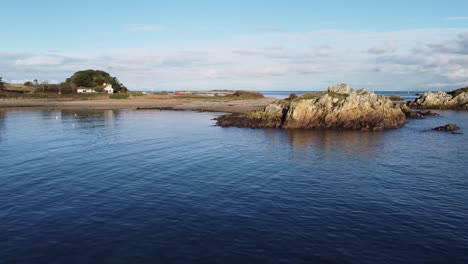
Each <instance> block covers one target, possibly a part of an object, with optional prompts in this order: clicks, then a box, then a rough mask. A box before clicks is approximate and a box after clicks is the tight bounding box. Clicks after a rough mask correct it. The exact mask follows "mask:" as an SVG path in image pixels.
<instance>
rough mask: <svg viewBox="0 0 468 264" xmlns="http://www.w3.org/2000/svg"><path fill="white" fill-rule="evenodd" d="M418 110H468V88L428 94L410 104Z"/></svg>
mask: <svg viewBox="0 0 468 264" xmlns="http://www.w3.org/2000/svg"><path fill="white" fill-rule="evenodd" d="M409 106H410V107H412V108H418V109H453V110H468V87H467V88H461V89H458V90H455V91H452V92H448V93H446V92H435V93H434V92H427V93H424V94H422V95H421V96H420V97H419V98H418V99H416V100H415V101H414V102H412V103H410V104H409Z"/></svg>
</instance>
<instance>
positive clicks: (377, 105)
mask: <svg viewBox="0 0 468 264" xmlns="http://www.w3.org/2000/svg"><path fill="white" fill-rule="evenodd" d="M217 123H218V125H220V126H223V127H226V126H237V127H252V128H279V127H281V128H347V129H361V130H383V129H387V128H397V127H400V126H402V125H404V124H405V123H406V119H405V114H404V113H403V112H402V110H401V109H400V108H399V107H398V106H394V105H393V103H392V101H391V100H390V99H388V98H386V97H385V96H383V95H376V94H375V93H373V92H369V91H366V90H358V91H355V90H354V89H352V88H351V87H349V86H348V85H346V84H340V85H333V86H330V87H329V88H328V89H327V91H325V92H322V93H313V94H305V95H302V96H300V97H298V98H296V99H294V100H278V101H276V102H273V103H272V104H270V105H269V106H267V107H266V108H265V109H263V110H259V111H255V112H250V113H247V114H238V115H226V116H222V117H219V118H218V122H217Z"/></svg>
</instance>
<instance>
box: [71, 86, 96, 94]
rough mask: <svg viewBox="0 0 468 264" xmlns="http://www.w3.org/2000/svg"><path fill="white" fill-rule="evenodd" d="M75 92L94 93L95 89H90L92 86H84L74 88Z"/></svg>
mask: <svg viewBox="0 0 468 264" xmlns="http://www.w3.org/2000/svg"><path fill="white" fill-rule="evenodd" d="M76 92H77V93H95V92H96V90H94V89H92V88H86V87H78V88H77V89H76Z"/></svg>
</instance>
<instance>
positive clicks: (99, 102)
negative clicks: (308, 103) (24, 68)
mask: <svg viewBox="0 0 468 264" xmlns="http://www.w3.org/2000/svg"><path fill="white" fill-rule="evenodd" d="M274 100H275V98H262V99H248V100H232V99H225V98H219V99H212V98H203V97H201V98H193V97H192V98H177V97H166V96H155V95H145V96H136V97H130V98H128V99H109V98H106V97H103V98H93V99H88V100H83V99H67V98H59V99H58V98H53V99H31V98H2V99H0V108H26V107H27V108H41V109H166V110H193V111H208V112H226V113H245V112H248V111H252V110H256V109H259V108H262V107H264V106H266V105H268V104H269V103H271V102H272V101H274Z"/></svg>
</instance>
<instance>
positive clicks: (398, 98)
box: [388, 94, 405, 101]
mask: <svg viewBox="0 0 468 264" xmlns="http://www.w3.org/2000/svg"><path fill="white" fill-rule="evenodd" d="M388 98H389V99H390V100H392V101H404V100H405V99H404V98H403V97H401V96H400V95H399V94H394V95H390V96H389V97H388Z"/></svg>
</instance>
